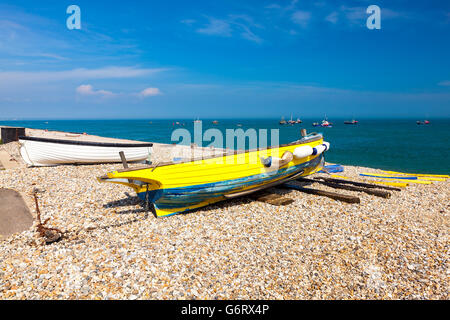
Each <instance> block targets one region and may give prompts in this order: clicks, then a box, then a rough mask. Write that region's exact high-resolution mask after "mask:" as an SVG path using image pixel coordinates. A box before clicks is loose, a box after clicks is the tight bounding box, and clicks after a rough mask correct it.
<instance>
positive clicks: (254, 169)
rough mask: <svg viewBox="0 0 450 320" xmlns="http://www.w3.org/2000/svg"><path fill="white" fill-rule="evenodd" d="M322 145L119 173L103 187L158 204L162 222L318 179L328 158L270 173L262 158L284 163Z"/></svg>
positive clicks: (105, 178) (318, 141)
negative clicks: (128, 189)
mask: <svg viewBox="0 0 450 320" xmlns="http://www.w3.org/2000/svg"><path fill="white" fill-rule="evenodd" d="M322 143H323V140H322V139H321V138H320V139H315V140H314V141H305V142H302V143H297V144H295V143H294V144H289V145H285V146H280V147H279V148H273V149H266V150H255V151H248V152H245V153H239V154H232V155H226V156H223V157H215V158H209V159H202V160H196V161H190V162H186V163H181V164H170V165H165V166H161V167H158V166H156V167H152V168H142V169H133V170H121V171H115V172H110V173H108V174H107V175H106V176H103V177H100V178H99V181H101V182H111V183H118V184H123V185H126V186H129V187H131V188H133V189H134V190H135V192H136V193H137V195H138V196H139V198H141V199H142V200H146V199H147V200H148V201H149V202H151V203H153V206H154V209H155V213H156V215H157V216H158V217H162V216H169V215H173V214H176V213H180V212H186V211H189V210H192V209H196V208H199V207H203V206H206V205H208V204H212V203H216V202H219V201H222V200H226V199H229V198H233V197H235V196H238V195H241V194H246V193H251V192H254V191H257V190H261V189H264V188H268V187H271V186H274V185H276V184H281V183H284V182H286V181H289V180H290V179H294V178H296V177H300V176H307V175H310V174H312V173H315V172H317V171H319V170H321V169H322V168H323V162H324V160H323V154H322V153H321V154H314V155H310V156H306V157H304V158H301V159H296V158H293V159H292V160H291V161H289V162H288V163H287V164H284V165H282V166H281V167H279V168H267V167H265V166H264V165H263V164H262V162H261V161H260V158H266V157H268V156H271V157H280V158H281V157H282V155H283V154H284V153H285V152H292V153H293V152H294V150H295V149H296V148H297V147H299V146H304V145H309V146H311V147H317V146H319V145H322ZM252 157H254V158H252ZM251 159H257V161H250V160H251ZM147 188H148V189H147Z"/></svg>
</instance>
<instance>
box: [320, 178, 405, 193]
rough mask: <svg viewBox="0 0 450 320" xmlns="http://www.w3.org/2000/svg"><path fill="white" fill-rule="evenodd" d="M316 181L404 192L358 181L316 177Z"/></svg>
mask: <svg viewBox="0 0 450 320" xmlns="http://www.w3.org/2000/svg"><path fill="white" fill-rule="evenodd" d="M314 179H317V180H324V181H327V182H336V183H344V184H345V183H346V184H352V185H354V186H358V187H366V188H373V189H384V190H391V191H401V190H402V189H399V188H394V187H386V186H380V185H376V184H370V183H364V182H357V181H351V180H343V179H334V178H326V177H315V178H314Z"/></svg>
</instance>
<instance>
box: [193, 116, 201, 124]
mask: <svg viewBox="0 0 450 320" xmlns="http://www.w3.org/2000/svg"><path fill="white" fill-rule="evenodd" d="M193 122H194V123H202V120H200V119H199V118H198V117H197V119H196V120H194V121H193Z"/></svg>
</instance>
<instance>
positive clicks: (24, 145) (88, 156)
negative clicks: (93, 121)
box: [19, 136, 153, 167]
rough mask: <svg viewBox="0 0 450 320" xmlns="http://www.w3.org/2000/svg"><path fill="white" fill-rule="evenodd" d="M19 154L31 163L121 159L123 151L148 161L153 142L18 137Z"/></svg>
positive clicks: (42, 164)
mask: <svg viewBox="0 0 450 320" xmlns="http://www.w3.org/2000/svg"><path fill="white" fill-rule="evenodd" d="M19 143H20V145H21V146H20V154H21V156H22V158H23V160H24V161H25V162H26V164H27V165H29V166H34V167H43V166H55V165H61V164H98V163H114V162H121V161H122V160H121V157H120V154H119V153H120V152H121V151H123V152H124V154H125V157H126V158H127V159H128V160H129V161H131V162H139V161H145V160H146V159H148V158H149V155H150V154H151V153H152V146H153V143H144V142H142V143H111V142H93V141H79V140H64V139H49V138H40V137H25V136H21V137H19Z"/></svg>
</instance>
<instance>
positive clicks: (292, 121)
mask: <svg viewBox="0 0 450 320" xmlns="http://www.w3.org/2000/svg"><path fill="white" fill-rule="evenodd" d="M288 123H289V124H294V123H295V121H294V120H292V113H291V120H289V121H288Z"/></svg>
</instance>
